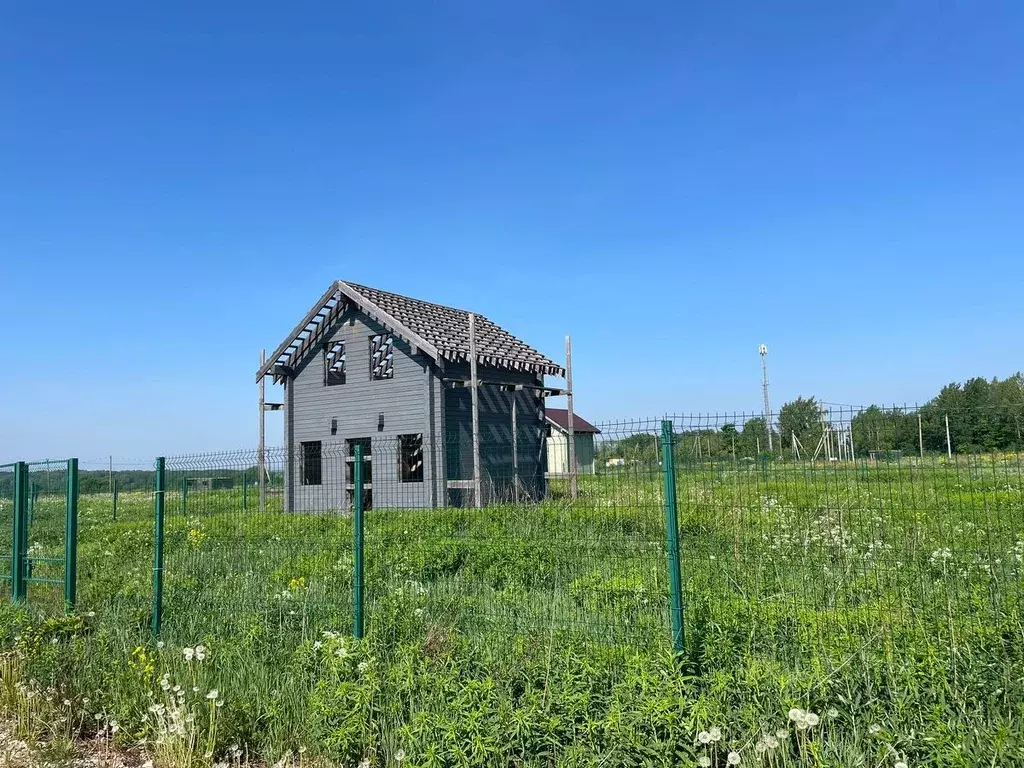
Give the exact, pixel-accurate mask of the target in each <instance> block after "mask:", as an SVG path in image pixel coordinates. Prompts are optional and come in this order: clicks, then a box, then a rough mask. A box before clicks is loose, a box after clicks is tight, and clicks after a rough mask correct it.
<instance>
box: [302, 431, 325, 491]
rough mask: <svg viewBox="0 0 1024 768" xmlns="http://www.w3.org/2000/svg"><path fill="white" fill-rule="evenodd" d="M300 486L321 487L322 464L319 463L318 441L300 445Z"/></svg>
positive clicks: (319, 446)
mask: <svg viewBox="0 0 1024 768" xmlns="http://www.w3.org/2000/svg"><path fill="white" fill-rule="evenodd" d="M301 471H302V484H303V485H321V484H322V482H323V464H322V462H321V444H320V441H319V440H315V441H313V442H309V443H302V467H301Z"/></svg>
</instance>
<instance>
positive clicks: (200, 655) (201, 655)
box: [196, 645, 206, 661]
mask: <svg viewBox="0 0 1024 768" xmlns="http://www.w3.org/2000/svg"><path fill="white" fill-rule="evenodd" d="M205 660H206V646H205V645H197V646H196V661H205Z"/></svg>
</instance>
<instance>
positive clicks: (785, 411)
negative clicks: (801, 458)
mask: <svg viewBox="0 0 1024 768" xmlns="http://www.w3.org/2000/svg"><path fill="white" fill-rule="evenodd" d="M824 415H825V409H824V408H822V407H821V404H819V403H818V401H817V400H815V399H814V398H813V397H798V398H797V399H796V400H791V401H790V402H788V403H786V404H785V405H784V406H782V408H781V409H780V410H779V432H780V433H781V435H782V444H783V445H785V446H787V447H788V446H790V445H791V444H792V442H793V435H796V438H797V440H799V441H800V444H801V445H802V446H803V447H804V451H805V452H809V453H813V452H814V449H815V448H816V447H817V445H818V441H819V440H821V432H822V428H821V420H822V418H823V417H824Z"/></svg>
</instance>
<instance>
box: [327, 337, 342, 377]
mask: <svg viewBox="0 0 1024 768" xmlns="http://www.w3.org/2000/svg"><path fill="white" fill-rule="evenodd" d="M344 383H345V342H343V341H335V342H333V343H331V344H325V345H324V386H327V387H333V386H335V385H337V384H344Z"/></svg>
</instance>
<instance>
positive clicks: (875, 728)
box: [868, 723, 882, 736]
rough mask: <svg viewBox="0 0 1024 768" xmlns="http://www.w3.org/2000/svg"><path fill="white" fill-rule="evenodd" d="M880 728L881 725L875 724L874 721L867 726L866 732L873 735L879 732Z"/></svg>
mask: <svg viewBox="0 0 1024 768" xmlns="http://www.w3.org/2000/svg"><path fill="white" fill-rule="evenodd" d="M881 730H882V726H880V725H877V724H875V723H872V724H871V725H869V726H868V733H870V734H871V735H872V736H874V735H875V734H877V733H880V732H881Z"/></svg>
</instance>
